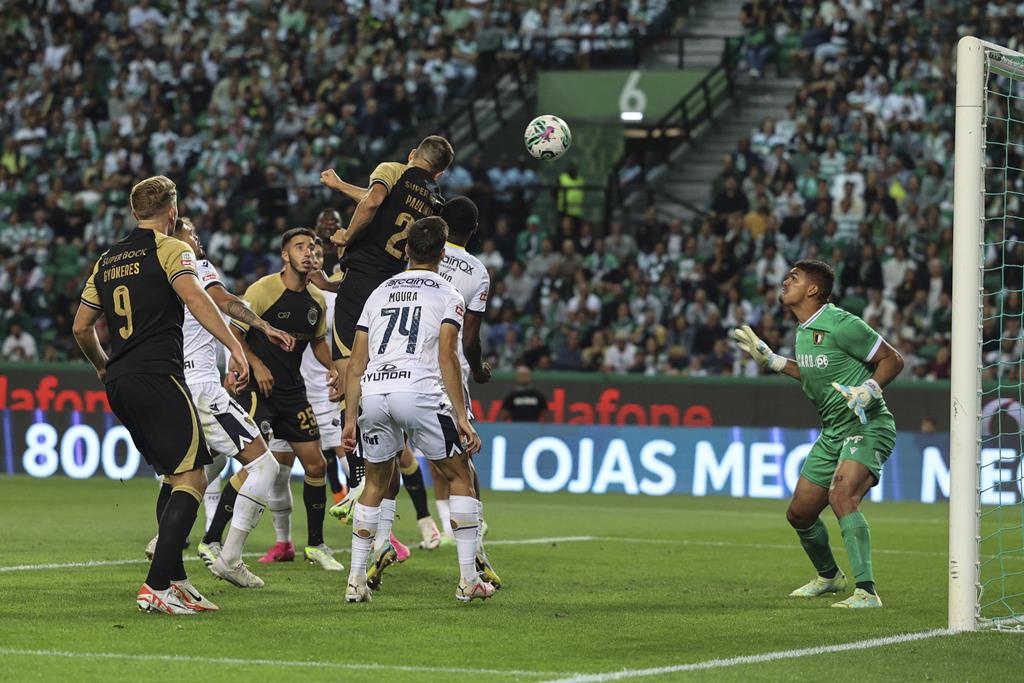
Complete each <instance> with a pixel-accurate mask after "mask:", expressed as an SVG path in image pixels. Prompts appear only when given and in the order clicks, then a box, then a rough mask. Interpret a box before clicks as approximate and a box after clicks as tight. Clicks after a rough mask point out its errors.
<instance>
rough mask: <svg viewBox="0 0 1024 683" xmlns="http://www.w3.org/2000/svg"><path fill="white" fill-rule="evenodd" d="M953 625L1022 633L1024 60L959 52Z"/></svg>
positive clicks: (983, 48)
mask: <svg viewBox="0 0 1024 683" xmlns="http://www.w3.org/2000/svg"><path fill="white" fill-rule="evenodd" d="M954 172H955V176H954V225H953V232H954V254H955V256H954V262H953V293H954V294H953V309H954V319H953V340H952V343H953V349H952V351H953V354H952V355H953V359H952V365H953V366H952V372H951V377H952V383H951V384H952V386H951V392H950V393H951V406H950V416H951V427H950V432H951V433H950V480H951V489H950V545H949V550H950V557H949V582H950V594H949V626H950V628H953V629H962V630H973V629H976V628H1000V629H1014V630H1021V631H1024V504H1022V498H1024V466H1022V456H1024V407H1022V406H1024V381H1022V380H1024V362H1022V358H1021V354H1022V350H1024V333H1022V331H1021V330H1022V324H1021V323H1022V318H1021V315H1022V306H1021V297H1022V294H1024V282H1022V280H1024V56H1022V55H1020V54H1018V53H1016V52H1013V51H1011V50H1008V49H1006V48H1003V47H1000V46H997V45H993V44H991V43H986V42H984V41H981V40H978V39H976V38H970V37H968V38H963V39H962V40H961V41H960V43H959V45H958V46H957V99H956V139H955V171H954Z"/></svg>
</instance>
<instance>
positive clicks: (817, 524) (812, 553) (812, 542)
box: [796, 517, 839, 579]
mask: <svg viewBox="0 0 1024 683" xmlns="http://www.w3.org/2000/svg"><path fill="white" fill-rule="evenodd" d="M796 535H797V536H799V537H800V545H801V546H803V549H804V552H805V553H807V557H809V558H810V559H811V564H813V565H814V568H815V569H816V570H817V571H818V575H819V576H822V577H824V578H826V579H831V578H833V577H834V576H835V575H836V572H838V571H839V565H837V564H836V558H835V557H834V556H833V555H832V548H831V547H829V544H828V527H826V526H825V522H823V521H821V518H820V517H819V518H818V519H816V520H814V524H812V525H811V526H810V528H808V529H797V530H796Z"/></svg>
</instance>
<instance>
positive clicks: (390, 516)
mask: <svg viewBox="0 0 1024 683" xmlns="http://www.w3.org/2000/svg"><path fill="white" fill-rule="evenodd" d="M395 507H396V506H395V501H394V499H388V498H385V499H384V500H382V501H381V502H380V524H379V525H378V526H377V540H376V541H375V542H374V544H373V549H374V551H380V550H382V549H383V548H384V547H385V546H386V545H387V544H388V543H390V542H391V527H393V526H394V525H395Z"/></svg>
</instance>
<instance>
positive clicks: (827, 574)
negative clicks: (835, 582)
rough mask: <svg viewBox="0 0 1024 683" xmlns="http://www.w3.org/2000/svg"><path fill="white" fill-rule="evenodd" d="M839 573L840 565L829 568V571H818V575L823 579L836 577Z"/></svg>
mask: <svg viewBox="0 0 1024 683" xmlns="http://www.w3.org/2000/svg"><path fill="white" fill-rule="evenodd" d="M838 573H839V567H832V569H829V570H828V571H827V572H818V576H820V577H821V578H823V579H834V578H836V574H838Z"/></svg>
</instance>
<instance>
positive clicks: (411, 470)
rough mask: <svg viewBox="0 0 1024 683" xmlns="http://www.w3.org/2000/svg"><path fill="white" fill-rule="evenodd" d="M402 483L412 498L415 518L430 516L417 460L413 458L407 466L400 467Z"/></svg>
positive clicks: (421, 473) (421, 472) (425, 489)
mask: <svg viewBox="0 0 1024 683" xmlns="http://www.w3.org/2000/svg"><path fill="white" fill-rule="evenodd" d="M401 469H402V483H403V484H405V490H406V491H407V492H408V493H409V497H410V498H412V504H413V506H414V507H415V508H416V519H423V518H424V517H429V516H430V507H429V506H428V505H427V487H426V485H425V484H424V483H423V471H422V470H421V469H420V464H419V462H418V461H417V460H416V459H415V458H413V461H412V465H410V466H409V467H408V468H405V467H402V468H401Z"/></svg>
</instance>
